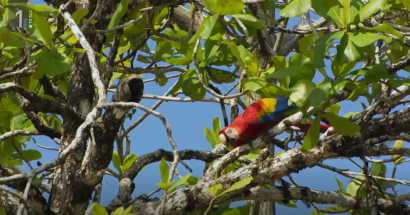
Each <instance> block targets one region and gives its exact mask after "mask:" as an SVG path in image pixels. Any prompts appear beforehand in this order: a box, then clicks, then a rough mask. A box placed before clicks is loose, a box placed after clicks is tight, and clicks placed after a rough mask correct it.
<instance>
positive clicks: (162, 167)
mask: <svg viewBox="0 0 410 215" xmlns="http://www.w3.org/2000/svg"><path fill="white" fill-rule="evenodd" d="M159 171H160V172H161V179H162V183H166V182H167V181H168V178H169V166H168V164H167V161H166V160H165V159H164V158H162V159H161V162H160V163H159Z"/></svg>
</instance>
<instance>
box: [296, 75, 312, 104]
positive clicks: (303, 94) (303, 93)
mask: <svg viewBox="0 0 410 215" xmlns="http://www.w3.org/2000/svg"><path fill="white" fill-rule="evenodd" d="M315 88H316V85H315V84H314V83H313V82H312V81H308V80H300V81H299V82H298V83H297V84H296V85H295V86H293V87H292V88H290V91H292V94H291V95H290V97H289V99H290V100H291V101H293V102H294V103H296V104H297V105H302V104H303V103H305V100H306V98H307V97H308V95H309V94H310V92H311V91H312V90H313V89H315Z"/></svg>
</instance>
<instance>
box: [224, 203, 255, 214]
mask: <svg viewBox="0 0 410 215" xmlns="http://www.w3.org/2000/svg"><path fill="white" fill-rule="evenodd" d="M251 206H252V204H251V203H247V204H246V205H244V206H241V207H237V208H230V209H228V210H227V211H226V212H224V213H222V214H221V215H247V214H249V212H250V211H251Z"/></svg>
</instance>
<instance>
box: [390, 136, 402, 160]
mask: <svg viewBox="0 0 410 215" xmlns="http://www.w3.org/2000/svg"><path fill="white" fill-rule="evenodd" d="M393 147H394V148H403V147H404V146H403V140H396V142H395V143H394V146H393ZM398 156H400V155H392V156H391V158H392V159H394V158H396V157H398ZM399 160H401V159H397V160H395V161H394V163H399Z"/></svg>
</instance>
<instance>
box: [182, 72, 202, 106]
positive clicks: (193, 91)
mask: <svg viewBox="0 0 410 215" xmlns="http://www.w3.org/2000/svg"><path fill="white" fill-rule="evenodd" d="M200 69H201V71H200V73H202V74H201V76H202V79H203V81H204V82H205V85H208V79H207V75H206V72H205V70H204V69H202V68H200ZM180 80H181V82H182V85H181V86H182V93H184V94H185V95H187V96H189V97H191V98H192V99H193V100H199V99H202V98H203V97H204V96H205V93H206V90H205V89H204V88H203V87H202V84H201V82H200V81H199V78H198V75H197V74H196V71H195V68H192V69H190V70H189V71H188V72H184V73H183V74H182V75H181V76H180Z"/></svg>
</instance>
